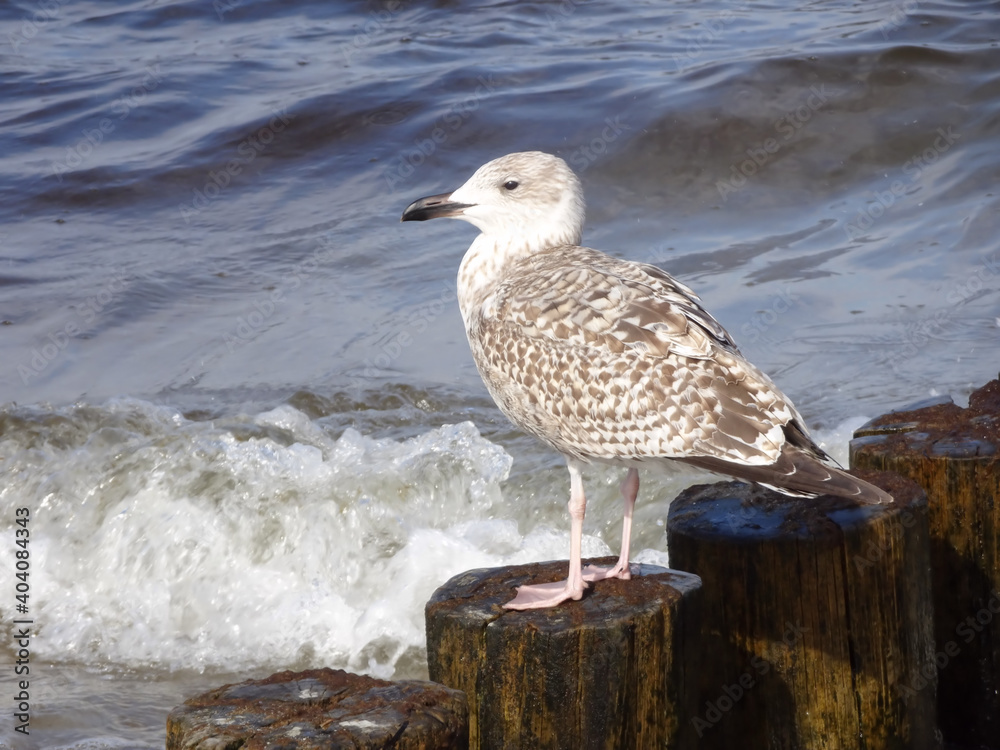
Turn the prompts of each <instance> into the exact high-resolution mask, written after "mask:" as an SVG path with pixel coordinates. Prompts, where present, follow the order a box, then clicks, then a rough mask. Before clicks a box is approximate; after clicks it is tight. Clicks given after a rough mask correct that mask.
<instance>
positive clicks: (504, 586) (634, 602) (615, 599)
mask: <svg viewBox="0 0 1000 750" xmlns="http://www.w3.org/2000/svg"><path fill="white" fill-rule="evenodd" d="M601 562H603V563H604V564H608V563H612V564H613V562H614V561H613V560H604V561H601ZM566 565H567V563H566V562H565V561H559V562H549V563H538V564H532V565H521V566H512V567H508V568H497V569H491V570H474V571H469V572H467V573H463V574H461V575H458V576H456V577H454V578H452V579H451V580H450V581H448V582H447V583H446V584H445V585H444V586H442V587H441V588H439V589H438V590H437V591H436V592H435V594H434V596H433V597H432V598H431V600H430V601H429V602H428V604H427V607H426V620H427V658H428V666H429V671H430V677H431V679H432V680H435V681H437V682H441V683H443V684H445V685H448V686H449V687H453V688H456V689H458V690H463V691H465V693H466V695H467V697H468V700H469V744H470V747H472V748H505V749H507V748H524V749H526V750H527V749H528V748H531V749H532V750H541V749H542V748H567V749H572V750H584V749H586V748H609V749H610V748H621V749H622V750H626V749H627V750H633V749H634V748H647V747H648V748H693V747H696V745H695V744H694V743H693V734H692V732H691V727H690V725H689V724H688V723H687V722H686V717H687V714H688V713H689V707H688V706H687V704H686V700H687V698H688V695H689V693H688V691H687V690H686V680H687V679H689V677H690V673H691V671H692V670H694V669H695V667H694V666H693V665H694V664H696V660H697V653H698V652H697V643H696V641H695V639H696V636H697V628H698V620H697V615H698V611H697V610H698V598H699V595H700V583H699V581H698V579H697V577H696V576H692V575H690V574H687V573H679V572H676V571H667V570H665V569H664V568H658V567H653V566H642V567H643V571H642V575H639V576H633V578H632V579H631V580H629V581H620V580H606V581H598V582H597V583H595V584H592V585H591V588H590V589H588V591H587V592H586V593H585V595H584V598H583V599H582V600H581V601H578V602H567V603H564V604H561V605H560V606H558V607H556V608H553V609H546V610H536V611H530V610H529V611H526V612H514V611H510V610H504V609H503V608H502V605H503V603H504V602H507V601H509V600H510V599H511V598H512V596H513V594H514V587H515V586H519V585H521V584H525V583H545V582H548V581H555V580H559V579H561V578H563V577H565V575H566Z"/></svg>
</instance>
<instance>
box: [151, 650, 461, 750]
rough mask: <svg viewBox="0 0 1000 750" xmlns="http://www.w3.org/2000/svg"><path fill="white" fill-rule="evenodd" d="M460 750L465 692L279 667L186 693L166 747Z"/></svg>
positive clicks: (202, 749) (185, 749) (201, 749)
mask: <svg viewBox="0 0 1000 750" xmlns="http://www.w3.org/2000/svg"><path fill="white" fill-rule="evenodd" d="M278 747H280V748H296V750H338V749H339V748H343V749H344V750H348V748H349V749H350V750H382V749H383V748H394V750H461V749H462V748H467V747H468V715H467V708H466V703H465V696H464V695H462V694H461V693H460V692H458V691H457V690H449V689H448V688H446V687H444V686H443V685H436V684H434V683H431V682H426V681H421V680H402V681H399V682H388V681H386V680H379V679H376V678H374V677H367V676H365V675H358V674H351V673H350V672H344V671H343V670H339V669H310V670H306V671H304V672H279V673H277V674H273V675H271V676H270V677H268V678H267V679H264V680H247V681H245V682H241V683H238V684H234V685H223V686H222V687H219V688H216V689H215V690H210V691H209V692H207V693H204V694H203V695H199V696H196V697H194V698H190V699H189V700H187V701H185V702H184V704H183V705H181V706H178V707H177V708H175V709H174V710H173V711H171V712H170V715H169V716H168V717H167V750H236V748H239V749H240V750H266V749H267V748H278Z"/></svg>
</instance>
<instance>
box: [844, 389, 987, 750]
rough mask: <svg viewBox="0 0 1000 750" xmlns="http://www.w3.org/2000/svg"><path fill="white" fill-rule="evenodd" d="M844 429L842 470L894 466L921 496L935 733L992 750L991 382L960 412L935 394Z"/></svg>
mask: <svg viewBox="0 0 1000 750" xmlns="http://www.w3.org/2000/svg"><path fill="white" fill-rule="evenodd" d="M854 434H855V439H854V440H852V441H851V465H852V466H856V467H859V468H867V469H876V470H884V471H894V472H897V473H899V474H902V475H903V476H906V477H909V478H910V479H912V480H913V481H915V482H916V483H917V484H919V485H920V486H921V487H923V488H924V490H925V491H926V492H927V497H928V521H929V531H930V542H931V571H932V573H931V576H932V591H933V598H934V609H935V620H934V640H935V645H934V654H935V660H936V663H937V667H938V681H939V691H938V696H939V700H938V715H939V717H940V723H941V729H942V731H943V732H944V736H945V739H946V740H947V741H949V742H955V743H958V744H962V745H968V746H970V747H993V748H1000V507H998V505H997V500H998V498H1000V380H993V381H991V382H989V383H987V384H986V385H984V386H983V387H982V388H979V389H978V390H977V391H975V392H974V393H973V394H972V395H971V397H970V398H969V406H968V408H964V409H963V408H961V407H959V406H956V405H955V404H954V403H952V402H951V399H950V398H945V399H939V401H938V403H934V404H930V405H926V406H922V407H921V406H919V405H917V406H914V407H909V408H907V409H905V410H902V411H897V412H891V413H889V414H884V415H882V416H880V417H877V418H876V419H873V420H872V421H871V422H869V423H868V424H866V425H864V426H863V427H861V428H859V429H858V430H857V431H856V432H855V433H854ZM917 685H919V681H918V682H917Z"/></svg>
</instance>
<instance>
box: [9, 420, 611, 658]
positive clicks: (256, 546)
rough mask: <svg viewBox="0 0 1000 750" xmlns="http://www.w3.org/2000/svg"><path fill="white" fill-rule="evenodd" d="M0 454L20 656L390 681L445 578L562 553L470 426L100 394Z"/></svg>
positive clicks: (33, 428)
mask: <svg viewBox="0 0 1000 750" xmlns="http://www.w3.org/2000/svg"><path fill="white" fill-rule="evenodd" d="M20 414H21V416H24V413H23V412H21V413H20ZM248 435H249V437H247V436H248ZM0 461H2V463H0V473H2V474H3V476H4V477H5V480H4V483H3V488H2V490H0V506H2V510H0V514H2V518H3V519H4V523H5V524H7V525H8V527H9V526H10V524H11V523H12V519H13V518H14V514H13V509H14V508H16V507H27V508H29V509H30V510H31V523H30V530H31V547H30V549H31V562H32V568H31V582H32V590H31V599H30V609H31V616H32V617H33V618H34V620H35V622H36V623H37V628H38V637H37V639H36V640H35V642H34V648H35V654H37V655H38V656H40V657H42V658H45V659H50V660H53V661H75V662H82V663H86V664H112V665H124V666H153V667H159V668H167V669H185V668H194V669H225V670H227V671H234V670H239V669H245V668H252V667H269V666H274V667H285V666H291V665H303V666H304V665H306V664H312V665H319V664H323V665H332V666H342V667H346V668H350V669H354V670H356V671H363V672H369V673H373V674H376V675H379V676H391V675H392V674H393V673H394V671H395V668H396V666H397V662H398V661H399V660H400V659H401V658H402V657H403V656H404V655H405V654H407V653H408V652H410V653H411V655H413V654H414V653H415V652H418V651H419V650H421V649H422V648H423V643H424V623H423V605H424V603H425V602H426V600H427V598H428V597H429V596H430V594H431V593H432V591H433V590H434V588H435V587H437V586H439V585H440V584H442V583H443V582H444V581H445V580H447V578H448V577H450V576H451V575H454V574H456V573H459V572H461V571H463V570H466V569H468V568H474V567H483V566H494V565H503V564H508V563H514V562H527V561H531V560H540V559H551V558H555V557H564V556H565V553H566V549H567V548H568V533H567V532H566V531H564V530H563V529H561V528H560V529H552V528H547V527H540V528H536V529H533V530H530V531H529V532H528V533H526V534H525V533H524V531H523V530H519V529H518V524H517V522H516V520H515V519H516V516H515V514H514V513H515V509H512V508H510V507H509V506H508V505H507V504H505V502H504V499H503V497H502V494H501V487H500V485H501V482H503V480H504V479H506V477H507V475H508V472H509V471H510V466H511V458H510V456H509V455H508V454H507V453H506V452H505V451H504V450H503V449H502V448H501V447H499V446H497V445H495V444H493V443H491V442H489V441H488V440H486V439H484V438H483V437H481V436H480V434H479V433H478V431H477V430H476V428H475V427H474V426H473V424H472V423H470V422H465V423H462V424H457V425H446V426H443V427H440V428H437V429H433V430H430V431H428V432H426V433H424V434H422V435H420V436H418V437H416V438H413V439H411V440H405V441H394V440H388V439H372V438H369V437H365V436H363V435H361V434H360V433H358V432H357V431H355V430H353V429H347V430H346V431H344V432H343V434H341V435H340V436H339V437H337V438H336V439H334V438H333V437H331V436H330V435H328V434H327V433H326V432H325V431H324V430H323V429H322V428H321V427H319V426H318V425H317V424H316V423H315V422H313V421H311V420H310V419H309V418H308V417H307V416H306V415H305V414H303V413H301V412H298V411H296V410H295V409H293V408H291V407H289V406H282V407H279V408H278V409H275V410H273V411H270V412H267V413H264V414H260V415H258V416H257V417H255V418H253V419H250V418H246V419H244V420H236V421H235V422H231V423H227V424H221V423H220V424H214V423H211V422H194V421H190V420H188V419H185V418H184V417H183V416H182V415H181V414H180V413H178V412H176V411H173V410H171V409H166V408H163V407H159V406H154V405H152V404H149V403H146V402H142V401H138V400H117V401H113V402H110V403H108V404H106V405H104V406H102V407H92V406H86V407H82V406H81V407H74V408H72V409H65V410H61V411H49V412H40V411H37V410H36V411H35V412H32V413H30V414H28V415H27V418H26V419H25V421H24V423H23V424H20V425H19V426H15V425H12V424H11V423H10V421H8V425H7V428H6V429H5V430H4V433H3V438H2V440H0ZM5 533H7V534H9V533H11V532H10V531H9V529H8V531H6V532H5ZM585 553H586V554H591V555H594V554H608V553H609V550H608V548H607V546H606V545H604V544H603V542H601V541H600V540H599V539H597V538H594V537H588V539H587V540H586V548H585ZM12 566H13V558H12V548H11V545H0V569H4V570H10V569H11V568H12ZM10 606H11V603H10V602H9V601H2V602H0V608H2V613H3V614H2V616H3V617H4V619H5V620H7V621H9V620H10V619H11V616H12V614H13V613H12V611H11V610H10V609H9V607H10Z"/></svg>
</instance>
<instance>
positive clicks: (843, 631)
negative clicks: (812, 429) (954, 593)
mask: <svg viewBox="0 0 1000 750" xmlns="http://www.w3.org/2000/svg"><path fill="white" fill-rule="evenodd" d="M865 478H866V479H867V480H868V481H871V482H873V483H874V484H877V485H878V486H879V487H882V488H883V489H885V490H886V491H888V492H890V493H891V494H892V495H893V496H894V497H895V500H896V501H895V503H894V504H892V505H887V506H862V507H858V506H857V505H855V504H854V503H852V502H850V501H847V500H842V499H840V498H832V497H820V498H815V499H803V498H793V497H787V496H785V495H781V494H779V493H777V492H773V491H771V490H767V489H764V488H761V487H754V486H752V485H747V484H743V483H739V482H727V483H720V484H714V485H703V486H698V487H691V488H689V489H688V490H685V491H684V492H683V493H681V495H679V496H678V497H677V499H676V500H674V501H673V503H672V504H671V506H670V511H669V516H668V521H667V540H668V541H667V545H668V549H669V551H670V565H671V567H674V568H679V569H682V570H689V571H691V572H693V573H696V574H698V575H699V576H701V578H702V585H703V601H702V611H703V618H704V628H703V641H702V649H703V656H702V665H701V667H702V671H701V673H700V674H701V677H702V679H701V681H700V683H699V685H698V687H697V704H698V705H697V709H696V712H695V714H694V715H693V716H692V718H691V719H690V721H691V722H692V723H693V725H694V727H695V729H696V731H697V735H698V743H699V744H698V747H699V748H701V749H706V748H720V750H730V749H731V748H742V747H747V748H768V749H769V750H778V749H779V748H780V749H782V750H785V749H787V750H801V748H810V750H820V749H828V750H850V749H851V748H859V749H860V748H864V749H865V750H883V749H884V748H893V749H894V750H896V749H899V750H902V749H904V748H906V749H910V748H936V747H938V743H937V741H936V740H935V730H936V725H935V716H934V697H935V683H934V663H933V652H932V649H931V646H932V641H931V617H932V613H931V602H930V580H929V571H928V549H927V545H928V539H927V518H926V496H925V495H924V493H923V491H922V490H921V489H920V488H919V487H917V486H916V485H915V484H914V483H912V482H909V481H907V480H904V479H902V478H900V477H894V476H893V475H871V474H870V473H869V474H868V475H866V476H865ZM918 684H919V685H920V687H919V688H917V689H915V690H913V691H912V692H913V695H912V696H910V697H909V699H907V698H906V697H905V696H904V694H903V692H902V690H901V688H902V686H911V685H918Z"/></svg>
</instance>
